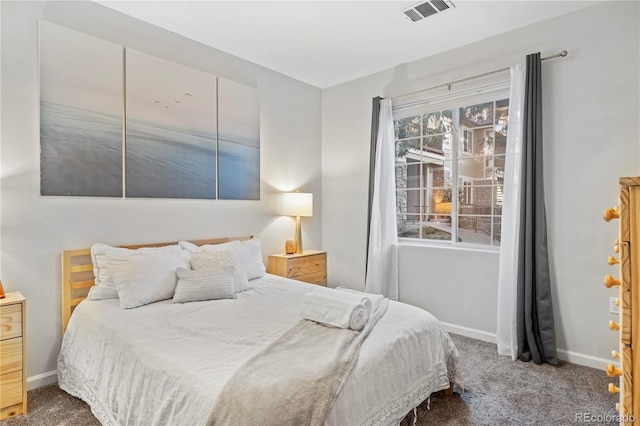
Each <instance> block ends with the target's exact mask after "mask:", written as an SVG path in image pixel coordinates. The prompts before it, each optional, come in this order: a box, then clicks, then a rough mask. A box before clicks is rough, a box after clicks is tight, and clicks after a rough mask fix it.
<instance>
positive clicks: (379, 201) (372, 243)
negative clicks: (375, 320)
mask: <svg viewBox="0 0 640 426" xmlns="http://www.w3.org/2000/svg"><path fill="white" fill-rule="evenodd" d="M394 143H395V137H394V130H393V113H392V110H391V99H382V100H381V101H380V123H379V128H378V139H377V141H376V159H375V176H374V186H373V187H374V190H373V202H372V208H371V223H370V225H369V258H368V261H367V278H366V283H365V291H366V292H367V293H377V294H383V295H385V296H386V297H388V298H389V299H391V300H398V232H397V228H396V227H397V224H396V178H395V148H394Z"/></svg>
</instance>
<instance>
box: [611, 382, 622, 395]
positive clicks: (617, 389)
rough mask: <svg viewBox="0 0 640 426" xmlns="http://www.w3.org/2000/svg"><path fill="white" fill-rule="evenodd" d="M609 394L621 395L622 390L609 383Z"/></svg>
mask: <svg viewBox="0 0 640 426" xmlns="http://www.w3.org/2000/svg"><path fill="white" fill-rule="evenodd" d="M609 393H620V388H619V387H617V386H616V385H614V384H613V383H609Z"/></svg>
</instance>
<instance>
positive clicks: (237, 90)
mask: <svg viewBox="0 0 640 426" xmlns="http://www.w3.org/2000/svg"><path fill="white" fill-rule="evenodd" d="M218 108H219V112H218V114H219V115H218V117H219V118H218V119H219V125H218V131H219V134H218V152H219V156H220V157H219V158H218V167H219V173H218V179H219V183H218V188H219V191H220V192H219V198H220V199H224V200H259V199H260V98H259V92H258V89H256V88H254V87H250V86H246V85H244V84H240V83H236V82H234V81H231V80H227V79H224V78H220V77H218Z"/></svg>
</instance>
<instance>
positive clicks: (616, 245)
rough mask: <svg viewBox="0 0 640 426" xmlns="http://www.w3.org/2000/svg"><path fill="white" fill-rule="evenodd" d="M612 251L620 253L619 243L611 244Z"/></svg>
mask: <svg viewBox="0 0 640 426" xmlns="http://www.w3.org/2000/svg"><path fill="white" fill-rule="evenodd" d="M613 251H615V252H616V253H620V241H618V240H616V241H615V242H614V243H613Z"/></svg>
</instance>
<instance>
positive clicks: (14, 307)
mask: <svg viewBox="0 0 640 426" xmlns="http://www.w3.org/2000/svg"><path fill="white" fill-rule="evenodd" d="M25 309H26V306H25V299H24V297H23V296H22V294H20V293H18V292H14V293H7V297H5V298H4V299H0V420H4V419H7V418H9V417H14V416H17V415H18V414H24V413H26V412H27V368H26V359H27V353H26V335H25V324H26V321H25V320H26V310H25Z"/></svg>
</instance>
